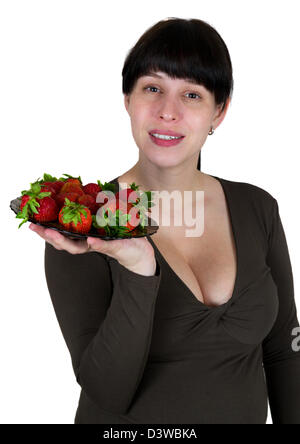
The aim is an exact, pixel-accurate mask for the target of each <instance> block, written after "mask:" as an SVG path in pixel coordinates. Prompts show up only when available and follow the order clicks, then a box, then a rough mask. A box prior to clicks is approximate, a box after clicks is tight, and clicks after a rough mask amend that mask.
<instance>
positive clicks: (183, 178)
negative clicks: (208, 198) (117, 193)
mask: <svg viewBox="0 0 300 444" xmlns="http://www.w3.org/2000/svg"><path fill="white" fill-rule="evenodd" d="M123 176H124V180H123V182H126V183H127V184H128V185H130V183H132V182H135V183H136V184H137V185H139V189H140V190H141V191H147V190H155V191H162V190H166V191H168V192H170V193H171V192H172V191H175V190H178V191H181V192H184V191H188V190H191V191H193V190H203V189H204V183H205V176H206V175H205V174H204V173H203V172H201V171H199V170H197V169H195V168H194V166H193V167H191V168H190V170H188V169H187V168H185V167H184V168H181V167H176V168H157V167H153V166H149V167H148V168H145V167H143V166H142V165H141V164H140V163H139V162H137V163H136V164H135V165H134V166H133V167H132V168H131V169H130V170H128V171H127V172H126V173H124V174H123ZM119 181H120V182H122V179H119Z"/></svg>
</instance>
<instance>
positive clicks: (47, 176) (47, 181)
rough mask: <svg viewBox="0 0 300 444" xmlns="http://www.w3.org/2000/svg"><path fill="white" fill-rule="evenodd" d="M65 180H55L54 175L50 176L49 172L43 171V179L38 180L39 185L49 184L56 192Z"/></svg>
mask: <svg viewBox="0 0 300 444" xmlns="http://www.w3.org/2000/svg"><path fill="white" fill-rule="evenodd" d="M64 183H65V182H64V181H62V180H57V178H56V177H53V176H51V174H47V173H44V176H43V179H42V180H40V181H39V184H40V185H45V186H46V185H50V186H51V187H52V188H54V189H55V192H56V193H59V191H60V189H61V187H62V186H63V184H64Z"/></svg>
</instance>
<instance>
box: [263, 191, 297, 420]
mask: <svg viewBox="0 0 300 444" xmlns="http://www.w3.org/2000/svg"><path fill="white" fill-rule="evenodd" d="M267 263H268V265H269V266H270V267H271V273H272V277H273V280H274V282H275V284H276V286H277V290H278V299H279V308H278V315H277V319H276V321H275V323H274V325H273V327H272V330H271V331H270V333H269V334H268V336H267V337H266V338H265V339H264V341H263V365H264V370H265V375H266V382H267V388H268V396H269V403H270V410H271V415H272V419H273V424H300V351H294V350H293V348H292V341H293V339H295V336H293V335H292V331H293V329H294V328H295V327H299V322H298V319H297V309H296V305H295V300H294V284H293V273H292V267H291V263H290V257H289V251H288V246H287V242H286V238H285V233H284V229H283V226H282V223H281V219H280V215H279V209H278V203H277V201H276V199H274V206H273V215H272V227H271V232H270V236H269V249H268V254H267Z"/></svg>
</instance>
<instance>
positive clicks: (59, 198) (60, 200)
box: [54, 193, 80, 209]
mask: <svg viewBox="0 0 300 444" xmlns="http://www.w3.org/2000/svg"><path fill="white" fill-rule="evenodd" d="M66 197H67V198H68V199H69V200H70V201H72V202H77V199H78V198H79V197H80V195H79V194H78V193H58V194H56V195H55V196H54V199H55V202H56V203H57V205H58V208H59V209H61V208H62V207H63V206H64V204H65V198H66Z"/></svg>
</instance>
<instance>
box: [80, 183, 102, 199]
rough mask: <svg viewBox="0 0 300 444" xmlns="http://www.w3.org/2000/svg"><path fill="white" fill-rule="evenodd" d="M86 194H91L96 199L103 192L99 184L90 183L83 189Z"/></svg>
mask: <svg viewBox="0 0 300 444" xmlns="http://www.w3.org/2000/svg"><path fill="white" fill-rule="evenodd" d="M82 189H83V191H84V192H85V194H90V195H91V196H93V197H94V198H95V199H96V197H97V194H98V193H99V192H100V191H102V188H101V187H100V186H99V185H98V184H97V183H88V184H86V185H84V186H83V187H82Z"/></svg>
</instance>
